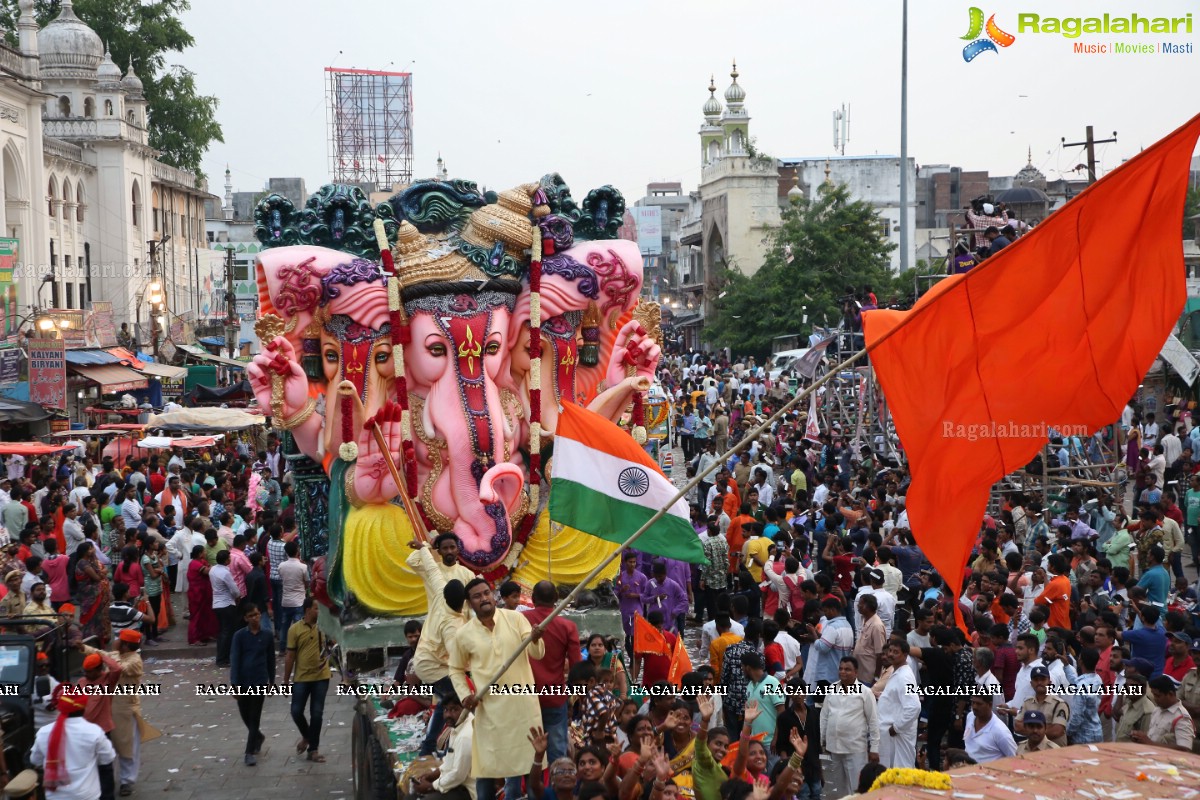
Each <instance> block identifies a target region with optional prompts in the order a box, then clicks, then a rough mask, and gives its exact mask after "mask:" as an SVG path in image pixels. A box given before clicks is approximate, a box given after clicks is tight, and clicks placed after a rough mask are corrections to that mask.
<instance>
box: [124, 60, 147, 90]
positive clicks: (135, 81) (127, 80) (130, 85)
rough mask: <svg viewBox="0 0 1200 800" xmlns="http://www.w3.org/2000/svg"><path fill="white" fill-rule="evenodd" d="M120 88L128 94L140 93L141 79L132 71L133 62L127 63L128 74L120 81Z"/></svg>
mask: <svg viewBox="0 0 1200 800" xmlns="http://www.w3.org/2000/svg"><path fill="white" fill-rule="evenodd" d="M121 88H122V89H124V90H125V91H127V92H129V93H130V94H141V93H142V88H143V86H142V79H141V78H139V77H138V76H137V73H136V72H134V71H133V61H130V62H129V72H126V73H125V77H124V78H122V79H121Z"/></svg>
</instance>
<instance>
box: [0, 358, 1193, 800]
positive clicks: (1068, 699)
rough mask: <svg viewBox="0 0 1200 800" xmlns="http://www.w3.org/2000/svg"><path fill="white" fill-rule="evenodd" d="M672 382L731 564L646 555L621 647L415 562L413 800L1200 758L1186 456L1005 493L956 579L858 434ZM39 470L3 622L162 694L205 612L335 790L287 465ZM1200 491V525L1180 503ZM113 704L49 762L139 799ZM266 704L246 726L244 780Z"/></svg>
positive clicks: (45, 719) (625, 572) (757, 785)
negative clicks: (927, 551) (324, 743)
mask: <svg viewBox="0 0 1200 800" xmlns="http://www.w3.org/2000/svg"><path fill="white" fill-rule="evenodd" d="M660 377H661V379H662V381H663V383H664V385H666V386H667V387H668V391H670V392H671V393H672V395H673V396H674V397H676V398H677V399H678V400H679V412H680V417H679V420H678V424H677V425H676V426H675V429H676V434H677V436H678V439H677V440H676V442H675V444H677V445H678V447H679V449H680V450H682V452H683V457H684V461H685V467H686V473H687V475H688V476H689V478H698V479H699V480H698V481H697V485H696V486H695V488H694V489H693V490H692V491H691V493H690V494H689V496H688V501H689V503H690V505H691V510H692V522H693V526H694V529H695V533H696V536H697V537H698V539H699V540H700V542H701V545H702V548H703V552H704V554H705V557H706V560H707V563H706V564H703V565H692V564H687V563H683V562H681V561H676V560H672V559H666V558H659V557H654V556H650V555H647V554H644V553H640V552H637V551H627V552H624V553H622V555H621V559H620V568H619V571H618V573H617V576H616V577H615V579H614V580H613V581H612V591H613V594H614V596H615V602H616V604H617V606H618V608H619V612H620V618H621V623H622V626H623V629H624V630H623V634H624V635H623V636H615V637H610V636H606V635H603V634H599V633H586V632H585V633H584V634H581V631H580V630H579V628H578V627H577V625H576V624H575V623H573V622H571V621H569V620H567V619H565V618H563V617H554V618H552V619H549V618H550V615H551V612H552V610H553V609H554V607H555V606H556V604H557V603H558V601H559V596H560V595H559V590H558V588H557V587H556V586H554V585H553V584H552V583H550V582H541V583H538V584H536V585H534V586H533V587H521V586H519V585H517V584H516V583H513V582H511V581H508V582H502V583H500V584H499V585H494V584H492V583H490V582H488V581H487V580H485V579H483V578H480V577H477V576H476V575H475V574H474V573H473V572H472V571H471V570H469V569H468V568H467V567H465V566H464V565H463V564H461V563H460V562H459V559H458V555H459V547H460V543H459V541H458V540H457V538H456V537H455V535H454V534H453V533H447V532H442V533H440V534H438V535H437V536H436V538H435V539H434V540H433V541H432V542H430V543H428V544H425V543H423V542H413V543H412V545H411V546H412V553H411V554H410V556H409V558H408V563H409V565H410V566H411V568H412V569H413V571H414V572H415V573H416V574H417V575H419V576H420V577H421V579H422V581H423V582H424V585H425V592H426V600H427V604H428V609H429V610H428V614H427V616H426V617H425V618H424V620H410V621H408V623H407V624H406V626H405V634H406V638H407V639H408V643H409V647H408V648H407V649H406V650H405V651H404V653H403V654H402V657H401V663H400V664H399V666H398V668H397V671H396V675H395V680H396V681H397V682H398V683H401V684H407V685H410V686H412V687H414V691H413V694H412V696H410V697H407V698H405V699H403V700H401V701H399V702H396V703H394V704H392V707H391V712H390V713H391V714H393V715H396V716H409V715H419V716H420V718H421V719H422V720H425V721H426V724H427V730H426V735H425V737H424V740H423V741H422V744H421V755H433V756H436V757H437V760H438V761H437V763H438V766H437V767H436V768H433V769H432V770H430V771H427V772H424V773H422V774H420V775H418V776H416V777H415V778H414V779H413V780H412V782H411V785H410V786H409V787H407V788H408V789H409V790H410V791H411V793H412V794H413V795H416V796H421V797H430V798H435V800H443V798H454V800H467V798H470V799H471V800H492V798H494V797H496V796H497V795H498V794H499V792H500V791H501V790H503V791H504V793H505V797H506V798H508V800H515V798H520V797H525V796H528V797H530V798H542V799H543V800H596V799H597V798H603V800H635V798H639V799H640V800H646V798H651V799H652V800H663V799H664V798H666V800H675V798H679V797H684V798H701V800H746V799H747V798H749V797H753V798H754V799H755V800H768V799H769V800H784V798H799V799H800V800H816V799H817V798H821V797H825V796H829V797H835V796H841V794H845V793H850V792H855V791H859V792H861V791H866V790H868V789H869V788H870V787H871V786H872V785H873V784H874V783H875V781H876V780H877V779H878V778H879V776H880V775H881V774H883V773H884V771H885V770H888V769H896V768H899V769H905V768H916V769H924V770H929V771H940V770H946V769H949V768H951V767H954V766H957V765H964V764H979V763H987V762H989V761H993V760H996V759H1000V758H1005V757H1009V756H1013V755H1016V754H1019V753H1030V752H1037V751H1042V750H1047V749H1054V748H1057V747H1062V746H1067V745H1073V744H1094V743H1099V742H1104V741H1128V742H1138V743H1145V744H1154V745H1157V746H1160V747H1164V748H1171V749H1175V750H1180V751H1195V750H1196V749H1197V739H1196V733H1195V732H1196V725H1197V722H1198V721H1200V673H1198V671H1197V668H1196V659H1200V632H1198V630H1197V617H1196V610H1197V605H1196V600H1197V587H1196V586H1195V585H1194V584H1192V583H1190V582H1189V581H1188V579H1187V578H1186V575H1185V573H1184V572H1183V569H1182V567H1183V563H1184V562H1183V558H1184V556H1185V548H1186V545H1187V542H1188V541H1191V543H1192V548H1193V549H1192V563H1193V565H1195V560H1196V557H1195V554H1196V549H1195V548H1196V542H1197V538H1196V537H1197V535H1198V534H1200V474H1198V473H1200V470H1198V469H1197V467H1195V466H1193V462H1192V461H1191V457H1192V456H1191V454H1192V452H1193V450H1192V447H1191V445H1192V443H1193V442H1192V440H1191V439H1190V434H1188V433H1187V432H1185V431H1183V430H1175V431H1172V432H1170V433H1167V434H1165V435H1162V436H1160V435H1159V428H1158V426H1157V425H1156V424H1155V423H1154V420H1153V418H1152V417H1151V416H1147V417H1146V418H1145V419H1141V418H1139V417H1137V416H1136V414H1134V413H1133V412H1132V411H1131V412H1130V414H1129V417H1130V418H1129V419H1128V420H1126V421H1125V424H1124V425H1123V426H1121V427H1122V429H1123V432H1122V434H1121V435H1122V436H1123V437H1124V440H1125V441H1127V442H1128V443H1129V444H1128V447H1129V448H1131V449H1130V450H1129V451H1128V453H1127V455H1128V463H1127V468H1128V476H1129V477H1128V480H1127V481H1126V486H1125V487H1123V488H1124V491H1113V492H1111V493H1108V492H1105V491H1103V490H1102V489H1100V488H1092V487H1088V488H1085V489H1082V490H1077V489H1074V488H1071V489H1067V490H1064V492H1063V493H1062V494H1054V493H1049V494H1047V493H1045V492H1041V493H1033V494H1032V495H1027V494H1026V493H1024V492H1022V491H1020V490H1017V489H1013V490H1010V491H1007V492H1005V494H1004V495H1003V497H1002V499H1001V502H1000V503H998V505H997V507H996V508H995V509H994V510H992V511H991V513H989V514H988V515H987V516H985V517H984V518H983V520H982V521H981V524H980V529H979V536H978V539H977V541H976V544H975V548H974V553H973V554H972V558H971V561H970V562H969V564H968V566H967V568H966V569H965V570H964V571H963V573H962V574H956V575H940V574H938V573H937V572H935V571H934V570H933V569H931V568H930V565H929V563H928V561H927V560H926V558H925V555H924V554H923V553H922V551H921V549H920V548H919V547H918V546H917V543H916V540H915V539H914V537H913V535H912V532H911V530H910V529H909V526H908V519H907V513H906V510H905V494H906V490H907V487H908V483H909V475H908V473H907V470H906V468H905V466H904V465H903V464H902V463H900V462H899V461H897V460H895V459H893V458H889V457H886V456H884V455H883V454H881V453H878V452H876V450H877V449H878V448H873V447H871V446H867V445H865V444H863V443H861V442H851V441H850V438H851V432H850V431H846V432H843V431H840V430H838V429H837V428H836V427H832V428H830V429H827V430H823V431H822V432H820V433H819V434H818V435H815V436H813V435H812V434H811V431H809V432H808V433H807V434H806V430H805V422H806V420H805V419H804V415H803V414H798V413H791V414H788V415H786V416H785V417H784V418H782V419H781V420H779V421H778V422H776V423H775V424H774V425H773V426H771V428H770V429H769V431H768V432H766V433H762V434H761V435H759V436H757V437H751V436H750V435H749V432H750V431H751V430H752V429H753V428H754V427H756V426H757V424H758V423H759V422H761V421H762V419H763V418H764V417H765V416H766V415H769V414H770V413H771V405H772V404H773V403H775V402H776V401H775V400H773V399H772V397H771V390H772V388H773V387H772V386H771V381H770V378H769V376H768V375H767V373H766V371H765V370H764V369H763V368H762V367H760V366H756V365H755V364H754V363H753V360H750V359H747V360H746V361H745V362H744V363H742V364H739V365H730V364H728V363H724V362H720V361H718V360H716V359H713V358H711V357H705V356H692V357H688V358H683V357H678V358H668V359H667V360H666V361H665V362H664V364H663V367H662V373H661V376H660ZM1172 427H1173V426H1172ZM1172 439H1174V440H1175V441H1172ZM1151 440H1153V441H1151ZM1060 444H1061V446H1062V447H1063V448H1064V449H1066V448H1067V447H1069V444H1068V443H1060ZM727 450H733V451H734V455H732V456H730V457H727V458H725V459H721V458H720V454H722V453H724V452H726V451H727ZM19 466H21V470H20V474H18V475H14V474H12V473H11V472H10V474H9V475H8V477H7V478H6V479H4V480H3V481H0V522H2V523H3V525H4V531H3V532H0V536H7V537H9V538H5V539H3V540H2V541H0V547H2V548H3V554H2V555H0V574H3V576H4V579H5V580H4V583H5V590H4V591H5V593H4V595H3V596H0V615H2V616H6V617H21V618H22V622H23V623H24V622H25V618H28V617H42V618H45V619H46V620H47V626H50V627H55V630H57V631H59V632H60V633H56V635H55V637H52V639H53V641H54V643H55V645H56V646H65V647H73V648H77V649H80V650H82V651H83V654H84V672H85V677H84V678H83V679H82V680H81V681H79V683H81V684H83V685H85V686H86V685H88V684H89V683H92V684H98V683H103V684H105V685H117V684H119V683H121V682H123V681H124V682H134V683H136V682H140V680H141V674H142V670H141V656H140V651H141V648H142V647H143V646H146V647H153V646H154V645H155V644H156V643H157V642H160V641H163V640H164V639H165V638H166V636H167V635H169V633H168V632H169V631H171V629H172V628H173V627H175V626H176V623H177V621H176V620H175V619H174V618H173V607H172V604H171V603H170V600H169V598H170V594H171V593H172V592H175V593H185V594H186V597H187V603H186V608H187V615H186V616H187V637H188V641H189V642H190V643H193V644H207V643H210V642H212V641H214V640H215V642H216V659H215V664H216V666H218V667H222V668H225V667H227V668H228V669H229V670H230V673H229V682H230V683H231V684H233V685H234V686H239V687H268V686H272V685H275V684H277V683H278V682H283V683H288V684H290V685H291V686H292V699H291V712H292V717H293V719H294V721H295V723H296V725H297V728H298V730H299V732H300V734H301V737H300V739H299V741H297V742H296V749H297V752H298V753H300V754H302V755H304V756H305V757H307V758H308V759H309V760H311V761H314V762H321V761H324V756H323V755H322V754H321V752H320V739H321V728H322V725H323V709H324V704H325V697H326V692H327V690H328V685H329V682H330V679H331V669H330V661H331V648H332V646H333V643H332V642H331V641H329V640H328V637H327V636H326V635H325V633H324V632H323V631H322V630H321V629H320V627H319V626H318V625H317V616H318V609H317V605H316V603H315V601H314V599H313V597H312V591H311V590H312V586H311V577H310V574H309V567H308V565H307V564H306V563H305V562H304V561H303V560H302V559H301V558H300V552H299V545H300V542H299V541H298V539H297V538H296V522H295V518H294V508H293V506H292V504H291V486H290V483H291V481H290V475H289V474H288V472H287V468H286V462H285V460H284V459H283V458H282V456H281V454H280V452H279V443H278V441H276V440H275V439H274V438H272V439H271V440H270V441H269V444H268V447H267V449H266V450H265V451H263V452H261V453H258V454H257V458H255V457H254V456H253V455H252V454H251V453H249V452H238V451H237V450H236V449H230V450H227V451H223V452H219V453H212V454H210V457H209V458H208V459H206V460H204V461H197V460H193V461H191V462H187V461H185V460H184V459H183V458H182V457H181V456H180V454H175V455H173V456H172V457H171V458H170V459H169V460H165V461H164V460H163V459H161V458H157V457H151V458H147V459H144V460H143V459H137V458H134V459H130V460H128V463H126V464H123V465H120V466H118V465H117V464H114V463H113V462H112V461H110V460H102V461H101V462H100V463H99V464H98V465H93V464H92V463H90V461H88V460H83V461H81V462H80V463H78V464H76V463H74V462H73V461H72V459H70V458H65V459H63V460H62V461H61V462H60V463H59V464H58V465H57V467H55V466H54V465H53V464H37V463H35V464H32V465H19ZM1160 473H1161V474H1160ZM1183 481H1188V482H1189V483H1190V486H1191V488H1190V489H1189V490H1187V491H1186V493H1183V496H1182V500H1183V501H1184V503H1183V506H1182V507H1181V506H1180V505H1179V502H1178V501H1179V500H1180V499H1181V497H1180V494H1179V493H1177V492H1176V490H1174V489H1172V488H1169V487H1170V486H1179V485H1181V482H1183ZM1164 486H1167V487H1168V488H1165V489H1163V488H1162V487H1164ZM13 532H15V535H14V533H13ZM1172 573H1173V574H1172ZM178 627H182V626H178ZM638 631H641V632H642V633H643V634H645V633H646V632H647V631H650V632H651V633H650V634H649V640H653V641H654V642H657V643H658V644H659V646H655V647H647V646H646V645H645V644H644V641H645V638H644V637H643V636H641V635H639V634H638ZM526 639H529V640H531V644H529V646H528V647H527V648H526V649H525V650H524V651H523V652H522V653H521V654H520V655H519V656H518V657H517V658H516V660H515V661H513V662H512V663H508V659H509V656H510V655H512V654H513V653H515V652H517V651H518V650H520V648H521V645H522V643H523V642H524V641H525V640H526ZM50 641H51V640H49V639H48V640H47V644H49V643H50ZM110 643H111V645H112V647H113V649H112V650H111V651H109V650H108V649H107V648H108V647H109V646H110ZM682 650H686V651H687V653H688V656H687V657H685V658H684V659H683V660H682V661H681V657H680V651H682ZM282 654H286V658H285V660H284V667H283V675H282V677H280V675H279V674H278V670H277V665H276V659H277V656H278V655H282ZM681 663H683V664H685V665H686V666H685V667H684V668H681ZM39 669H40V670H41V671H42V672H43V673H44V674H45V673H48V672H49V670H50V666H49V659H48V658H47V659H45V661H42V660H41V659H39ZM58 677H61V676H58ZM55 683H56V684H57V681H56V682H55ZM418 686H420V687H421V689H420V690H417V689H416V687H418ZM488 686H490V687H491V690H490V691H483V692H482V693H481V692H479V690H480V688H481V687H488ZM522 687H535V688H534V693H529V692H526V691H521V690H520V689H521V688H522ZM425 692H428V694H424V693H425ZM104 699H107V700H108V703H107V704H105V703H104ZM119 700H120V698H112V697H108V698H100V699H99V700H98V701H97V697H94V696H87V697H86V698H85V699H79V697H78V693H77V691H76V690H74V689H73V688H72V686H70V685H67V684H64V685H62V686H57V685H56V686H55V687H54V691H51V692H47V693H45V694H44V696H41V695H40V696H39V698H38V708H39V713H40V714H41V718H40V720H39V722H40V726H41V729H40V731H39V733H38V738H37V742H36V744H35V747H34V752H33V754H32V759H33V761H34V763H48V762H49V760H51V759H53V758H54V754H55V753H59V754H65V763H66V764H67V768H68V770H70V769H80V770H82V771H81V772H80V773H79V776H78V780H79V782H80V783H78V784H77V786H87V787H88V791H90V790H91V789H90V787H91V785H92V784H91V783H90V781H91V780H92V779H93V777H94V779H95V782H96V783H95V785H96V786H97V787H100V788H99V790H98V791H99V794H98V795H96V796H102V797H105V798H106V799H107V797H110V796H113V795H114V794H115V793H119V794H123V795H124V794H129V793H132V791H133V790H134V785H135V783H136V780H137V775H138V760H139V757H140V753H139V746H138V743H139V742H140V741H141V739H142V736H141V735H140V734H139V732H140V731H142V726H144V725H145V724H146V723H145V722H144V720H142V719H141V715H140V708H138V707H136V705H132V706H131V705H121V704H120V703H119V702H118V701H119ZM263 703H264V698H263V697H262V696H257V697H255V696H252V695H251V694H249V693H247V694H246V695H245V696H241V697H239V698H238V700H237V705H238V710H239V713H240V716H241V719H242V720H243V722H244V724H245V726H246V729H247V738H246V743H245V752H244V759H245V764H246V765H248V766H254V765H255V764H256V763H257V760H256V757H257V755H258V753H259V751H260V749H261V747H262V745H263V742H264V740H265V736H264V734H263V732H262V731H261V730H260V722H261V716H262V710H263ZM84 722H86V723H89V724H91V725H93V726H96V728H95V730H93V729H92V728H85V727H84V725H83V723H84ZM96 731H99V736H97V735H96ZM64 742H65V744H64ZM85 751H86V752H85ZM39 759H40V761H39ZM85 762H87V764H85ZM88 764H90V766H88ZM89 769H90V770H91V771H90V772H88V771H87V770H89ZM85 772H86V774H85ZM92 773H94V775H93V774H92ZM46 780H47V782H48V784H47V785H48V787H49V781H50V780H51V773H50V770H47V771H46ZM56 780H61V778H56ZM61 796H63V797H65V796H66V795H61ZM89 796H91V795H89Z"/></svg>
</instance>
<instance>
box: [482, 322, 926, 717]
mask: <svg viewBox="0 0 1200 800" xmlns="http://www.w3.org/2000/svg"><path fill="white" fill-rule="evenodd" d="M926 308H928V306H926ZM909 319H911V317H910V318H909ZM900 327H903V325H901V326H898V327H897V328H893V329H892V330H891V331H889V332H888V333H886V334H885V335H884V336H882V337H881V338H880V339H879V340H878V341H876V342H875V343H874V344H872V345H870V346H868V347H864V348H863V349H861V350H859V351H858V352H857V353H854V354H853V355H852V356H850V357H849V358H847V359H846V360H845V361H843V362H841V363H840V364H838V365H836V366H835V367H832V368H830V370H829V371H828V372H826V373H825V375H823V376H822V377H821V378H820V379H819V380H816V381H813V383H812V384H810V385H809V387H808V388H807V389H805V390H804V391H803V392H800V393H799V394H797V395H796V396H795V397H793V398H792V399H791V400H790V401H788V403H787V404H785V405H784V406H783V407H782V408H780V409H779V410H778V411H776V412H775V413H774V414H772V415H771V416H769V417H767V419H766V420H764V421H763V422H762V424H760V425H759V426H758V427H757V428H754V429H753V430H751V431H750V432H749V433H747V434H746V435H745V436H744V437H742V441H741V442H739V443H738V445H736V446H734V447H732V448H730V449H729V450H728V451H727V452H725V453H722V454H721V455H720V456H719V457H718V458H717V463H719V464H723V463H725V462H726V461H728V460H729V459H730V458H731V457H732V456H733V455H734V453H736V452H737V451H738V450H740V449H741V448H742V446H744V443H745V442H748V441H752V440H754V439H755V438H757V437H758V436H761V435H762V434H763V433H764V432H766V431H768V430H770V427H771V425H773V424H774V423H775V421H776V420H778V419H781V418H782V417H783V416H784V415H785V414H786V413H787V412H788V411H791V410H792V409H793V408H795V407H796V406H797V405H799V404H800V402H802V401H804V400H806V399H808V396H809V395H811V394H812V393H813V392H815V391H816V390H817V389H819V388H821V387H822V386H824V385H825V384H826V383H828V382H829V381H830V380H832V379H833V378H834V377H836V376H837V374H838V372H840V371H841V370H842V369H845V368H846V367H847V366H849V365H850V364H853V363H855V362H856V361H859V360H861V359H862V358H864V357H865V356H866V355H867V354H868V353H869V352H870V351H871V350H873V349H875V348H876V347H878V346H879V345H880V344H882V343H883V342H885V341H887V339H888V338H889V337H890V336H891V335H892V334H893V333H895V331H896V330H897V329H898V328H900ZM704 477H705V476H703V475H697V476H696V477H694V478H692V480H690V481H689V482H688V483H687V484H686V485H685V486H684V487H683V488H682V489H680V490H679V491H678V492H676V494H675V496H674V497H672V498H671V499H670V500H669V501H667V503H666V505H664V506H663V507H662V508H660V509H659V510H658V511H657V512H655V514H654V516H652V517H651V518H650V519H649V520H647V521H646V523H645V524H643V525H642V527H640V528H638V529H637V530H636V531H634V532H633V533H632V534H631V535H630V536H629V538H628V539H626V540H625V541H624V542H623V543H622V544H621V546H620V547H618V548H617V549H616V550H613V551H612V552H611V553H609V554H608V556H607V557H606V558H605V559H604V560H603V561H601V562H600V563H599V564H597V565H596V567H595V568H594V569H592V571H591V572H590V573H588V574H587V576H586V577H584V578H583V580H581V581H580V582H579V583H578V584H576V586H575V588H574V589H572V590H571V591H570V593H569V594H568V595H567V596H566V597H564V598H563V599H562V600H560V601H559V602H558V605H556V606H555V607H554V610H553V611H551V612H550V614H549V616H547V617H546V619H544V620H542V622H541V624H539V625H538V626H537V627H536V628H535V629H534V633H533V634H531V635H530V636H529V637H527V638H526V639H524V640H523V641H522V642H521V645H520V646H519V647H518V648H517V649H516V650H515V651H514V652H513V654H512V655H510V656H509V657H508V659H507V660H505V662H504V665H503V666H501V667H500V669H499V670H498V671H497V673H496V674H495V675H494V676H493V677H492V679H491V680H490V681H486V682H484V683H481V684H479V685H478V688H477V689H476V690H475V698H476V699H477V700H482V699H483V695H484V693H485V692H487V691H488V690H489V688H490V687H491V686H492V684H495V683H498V682H499V680H500V678H501V677H502V676H503V675H504V673H505V672H508V668H509V667H511V666H512V665H513V664H514V663H515V662H516V660H517V659H518V658H520V656H521V654H522V653H524V652H525V648H526V647H528V646H529V645H530V644H531V643H532V642H533V636H534V635H537V636H538V637H539V638H540V637H541V634H542V631H544V630H545V629H546V626H548V625H549V624H550V622H551V620H553V619H554V618H555V617H557V616H558V615H559V614H561V613H562V612H563V611H564V610H566V608H567V606H568V605H570V603H571V601H572V600H574V599H575V596H576V595H577V594H579V592H581V591H582V590H583V588H584V587H585V586H587V585H588V584H589V583H591V582H592V581H593V580H595V579H596V577H597V576H599V575H600V573H602V572H603V571H604V569H605V568H606V567H607V566H608V565H609V564H611V563H612V562H613V561H614V560H616V558H617V557H618V556H620V554H621V552H622V551H624V550H625V549H627V548H628V547H630V546H631V545H632V544H633V543H634V542H636V541H637V540H638V539H639V538H641V535H642V534H643V533H645V532H646V531H647V530H649V529H650V527H651V526H652V525H654V523H656V522H658V521H659V520H660V519H662V518H663V517H664V516H666V514H667V512H668V511H669V510H670V509H671V507H672V506H674V505H675V503H677V502H679V501H680V500H681V499H683V498H684V497H685V496H687V493H688V492H690V491H691V490H692V489H693V488H694V487H696V486H697V485H699V483H700V481H701V479H702V478H704Z"/></svg>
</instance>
